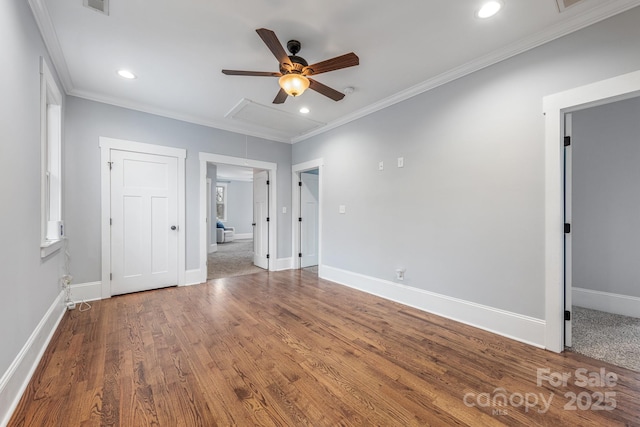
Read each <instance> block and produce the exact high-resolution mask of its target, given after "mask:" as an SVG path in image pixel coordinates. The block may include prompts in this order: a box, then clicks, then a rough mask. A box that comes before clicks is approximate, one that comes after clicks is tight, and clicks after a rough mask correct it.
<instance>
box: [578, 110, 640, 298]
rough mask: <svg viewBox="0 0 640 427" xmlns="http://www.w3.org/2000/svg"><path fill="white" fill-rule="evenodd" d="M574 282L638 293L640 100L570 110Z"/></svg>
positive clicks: (616, 290) (603, 288) (639, 255)
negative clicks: (571, 118)
mask: <svg viewBox="0 0 640 427" xmlns="http://www.w3.org/2000/svg"><path fill="white" fill-rule="evenodd" d="M572 150H573V162H572V164H573V174H572V177H573V185H572V221H571V222H572V233H571V235H572V252H573V256H572V258H573V286H575V287H580V288H585V289H592V290H596V291H603V292H611V293H615V294H621V295H629V296H635V297H640V262H639V261H640V98H634V99H630V100H626V101H620V102H616V103H613V104H608V105H604V106H600V107H596V108H590V109H588V110H583V111H579V112H576V113H574V114H573V140H572Z"/></svg>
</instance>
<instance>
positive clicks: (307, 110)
mask: <svg viewBox="0 0 640 427" xmlns="http://www.w3.org/2000/svg"><path fill="white" fill-rule="evenodd" d="M300 112H301V113H302V114H309V109H308V108H307V107H302V108H301V109H300Z"/></svg>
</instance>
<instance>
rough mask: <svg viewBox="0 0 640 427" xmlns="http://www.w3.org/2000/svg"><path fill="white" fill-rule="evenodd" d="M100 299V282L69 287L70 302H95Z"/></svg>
mask: <svg viewBox="0 0 640 427" xmlns="http://www.w3.org/2000/svg"><path fill="white" fill-rule="evenodd" d="M99 299H102V282H89V283H78V284H75V285H73V284H72V285H71V301H75V302H81V301H96V300H99Z"/></svg>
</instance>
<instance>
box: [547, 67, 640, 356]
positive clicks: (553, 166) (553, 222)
mask: <svg viewBox="0 0 640 427" xmlns="http://www.w3.org/2000/svg"><path fill="white" fill-rule="evenodd" d="M638 95H640V71H635V72H632V73H628V74H623V75H620V76H617V77H612V78H610V79H606V80H601V81H599V82H595V83H591V84H588V85H585V86H580V87H577V88H574V89H569V90H566V91H564V92H559V93H556V94H553V95H548V96H545V97H544V98H543V112H544V116H545V324H544V334H543V335H544V336H541V338H542V339H543V340H544V347H545V348H546V349H548V350H550V351H554V352H558V353H560V352H562V351H564V349H565V330H566V328H571V320H570V310H571V307H570V306H569V307H567V306H566V305H565V302H569V301H565V284H566V281H565V255H564V249H565V245H564V236H565V232H564V231H565V225H564V224H565V207H564V191H565V188H564V176H565V165H564V144H563V140H564V136H565V122H564V119H565V115H566V114H567V113H572V112H575V111H579V110H583V109H585V108H590V107H595V106H598V105H604V104H607V103H610V102H615V101H621V100H624V99H629V98H633V97H636V96H638ZM568 294H569V295H570V292H568ZM567 312H569V313H567ZM567 314H568V315H567Z"/></svg>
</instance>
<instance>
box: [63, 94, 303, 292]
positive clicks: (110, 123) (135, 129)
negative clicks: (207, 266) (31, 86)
mask: <svg viewBox="0 0 640 427" xmlns="http://www.w3.org/2000/svg"><path fill="white" fill-rule="evenodd" d="M66 126H67V127H66V144H67V151H66V156H65V161H66V182H65V183H66V185H67V195H68V197H67V203H66V208H67V219H68V223H67V232H68V236H69V238H70V239H72V242H73V244H72V246H71V270H72V274H73V275H74V277H76V278H77V280H76V282H77V283H85V282H93V281H99V280H100V167H99V162H100V150H99V148H98V143H99V138H100V137H101V136H104V137H111V138H118V139H125V140H131V141H137V142H143V143H149V144H157V145H165V146H172V147H179V148H186V149H187V160H186V198H187V200H186V229H187V230H186V233H187V235H186V251H187V254H186V257H187V260H186V261H187V262H186V266H187V270H191V269H197V268H200V265H199V264H200V262H199V242H200V238H201V236H202V237H203V238H204V236H205V234H204V232H201V231H200V226H199V215H200V208H199V205H200V199H199V194H200V193H199V170H200V161H199V159H198V153H199V152H201V151H202V152H208V153H215V154H222V155H227V156H235V157H241V158H244V157H245V137H244V135H240V134H235V133H232V132H227V131H222V130H218V129H213V128H209V127H205V126H199V125H194V124H191V123H186V122H182V121H179V120H172V119H167V118H164V117H159V116H155V115H152V114H146V113H141V112H138V111H133V110H129V109H126V108H120V107H115V106H112V105H107V104H102V103H98V102H93V101H88V100H84V99H80V98H76V97H71V96H70V97H67V109H66ZM248 157H249V158H250V159H253V160H261V161H267V162H273V163H277V164H278V174H277V189H276V190H277V198H278V200H277V201H276V203H277V206H278V207H280V206H290V205H291V146H290V145H289V144H284V143H281V142H273V141H267V140H264V139H259V138H252V137H249V138H248ZM279 209H280V208H279ZM289 211H290V209H289ZM290 221H291V219H290V215H282V214H280V215H279V216H278V223H277V225H278V253H277V256H278V258H286V257H290V256H291V225H290Z"/></svg>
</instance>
